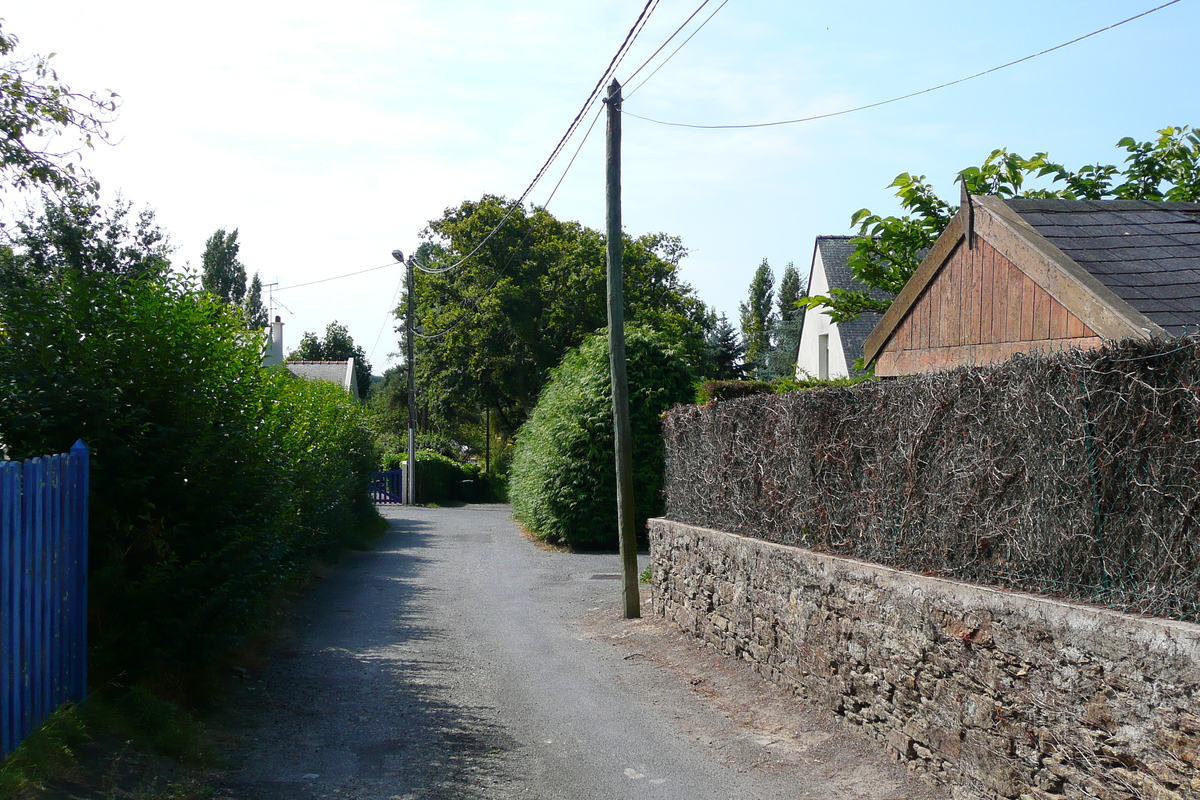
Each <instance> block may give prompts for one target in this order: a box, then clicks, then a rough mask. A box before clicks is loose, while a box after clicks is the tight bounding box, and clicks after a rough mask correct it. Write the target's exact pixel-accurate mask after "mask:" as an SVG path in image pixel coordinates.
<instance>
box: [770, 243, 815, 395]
mask: <svg viewBox="0 0 1200 800" xmlns="http://www.w3.org/2000/svg"><path fill="white" fill-rule="evenodd" d="M804 289H805V287H804V284H803V282H802V281H801V280H800V273H799V272H798V271H797V270H796V265H795V264H793V263H792V262H791V261H789V262H788V264H787V266H786V267H785V268H784V270H783V276H782V277H781V278H780V279H779V292H778V294H777V296H776V309H777V311H776V315H775V324H774V325H773V326H772V328H771V350H770V351H769V352H768V353H767V359H766V365H765V369H764V370H762V374H761V377H762V378H763V379H764V380H775V379H776V378H782V377H791V376H793V375H794V374H795V372H796V351H797V348H798V347H799V345H800V328H801V326H802V325H803V324H804V309H803V308H798V307H797V306H798V304H799V303H800V298H801V296H802V295H803V294H804Z"/></svg>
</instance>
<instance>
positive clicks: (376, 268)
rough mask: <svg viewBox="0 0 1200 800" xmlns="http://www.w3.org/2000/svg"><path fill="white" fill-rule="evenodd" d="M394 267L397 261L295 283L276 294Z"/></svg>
mask: <svg viewBox="0 0 1200 800" xmlns="http://www.w3.org/2000/svg"><path fill="white" fill-rule="evenodd" d="M394 266H396V262H395V261H393V262H392V263H390V264H383V265H381V266H378V267H371V268H370V269H360V270H359V271H358V272H347V273H346V274H344V275H334V276H333V277H332V278H321V279H320V280H316V281H309V282H308V283H293V284H292V285H291V286H281V287H279V288H278V289H275V291H276V292H286V291H287V290H288V289H299V288H300V287H302V286H315V285H316V284H318V283H329V282H330V281H340V280H341V279H342V278H352V277H354V276H355V275H365V274H367V273H368V272H377V271H378V270H381V269H387V268H388V267H394Z"/></svg>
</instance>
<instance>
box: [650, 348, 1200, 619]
mask: <svg viewBox="0 0 1200 800" xmlns="http://www.w3.org/2000/svg"><path fill="white" fill-rule="evenodd" d="M664 437H665V439H666V452H667V459H666V470H667V474H666V490H665V491H666V515H667V516H668V517H669V518H671V519H675V520H679V521H681V522H687V523H691V524H694V525H700V526H704V527H710V528H717V529H722V530H727V531H731V532H736V533H741V534H744V535H748V536H754V537H758V538H761V539H766V540H769V541H774V542H779V543H783V544H794V545H800V546H803V547H809V548H813V549H816V550H820V551H823V552H829V553H836V554H840V555H845V556H851V557H854V558H860V559H864V560H867V561H873V562H876V563H880V564H887V565H891V566H895V567H899V568H902V569H906V570H911V571H914V572H919V573H926V574H935V575H942V576H945V577H952V578H956V579H961V580H967V581H973V582H977V583H983V584H991V585H996V586H1001V587H1007V588H1013V589H1020V590H1025V591H1032V592H1039V593H1046V594H1051V595H1056V596H1062V597H1068V598H1072V599H1077V600H1085V601H1090V602H1096V603H1101V604H1105V605H1108V606H1111V607H1114V608H1118V609H1123V610H1129V611H1135V612H1143V613H1148V614H1155V615H1159V616H1171V617H1182V618H1185V619H1192V620H1200V537H1198V531H1197V522H1196V516H1197V512H1198V510H1200V338H1197V337H1191V338H1188V339H1184V340H1175V341H1171V342H1154V343H1124V344H1119V345H1110V346H1108V347H1106V348H1103V349H1101V350H1093V351H1086V352H1080V351H1070V352H1067V353H1063V354H1059V355H1056V356H1051V357H1034V356H1017V357H1015V358H1013V359H1011V360H1010V361H1008V362H1006V363H1005V364H1003V365H1000V366H997V367H989V368H971V369H958V370H954V371H950V372H944V373H938V374H934V375H928V376H920V377H914V378H906V379H902V380H896V381H886V382H876V383H863V384H859V385H856V386H853V387H850V388H830V389H819V390H808V391H799V392H791V393H787V394H781V395H757V396H752V397H745V398H740V399H736V400H730V401H726V402H718V403H713V404H711V405H708V406H681V407H677V408H675V409H673V410H672V411H671V412H670V413H669V414H668V415H667V417H666V419H665V421H664Z"/></svg>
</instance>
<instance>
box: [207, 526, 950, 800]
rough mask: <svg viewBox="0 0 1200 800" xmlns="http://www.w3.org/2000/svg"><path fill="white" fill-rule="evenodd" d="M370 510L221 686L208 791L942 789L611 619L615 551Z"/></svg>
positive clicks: (848, 793) (584, 794) (737, 676)
mask: <svg viewBox="0 0 1200 800" xmlns="http://www.w3.org/2000/svg"><path fill="white" fill-rule="evenodd" d="M384 513H385V514H386V515H387V516H388V518H389V520H390V521H391V529H390V531H389V532H388V533H386V534H385V535H384V537H383V538H382V539H381V540H380V541H379V543H378V544H377V545H376V547H375V549H374V550H373V551H371V552H366V553H356V554H353V555H352V556H350V557H349V558H347V559H346V560H345V561H343V562H342V563H341V564H340V565H338V566H337V567H336V568H334V569H333V570H331V571H330V572H329V574H328V575H327V576H326V577H325V578H323V579H322V580H320V581H318V586H317V587H316V588H315V589H314V591H312V592H311V594H310V595H309V596H307V597H306V599H305V600H304V602H303V603H302V606H301V608H300V614H299V618H298V620H297V622H296V629H295V633H294V635H293V636H292V637H291V639H290V640H289V641H283V642H281V643H280V646H279V648H278V652H276V653H275V654H274V655H275V657H274V658H272V660H271V662H270V663H269V664H268V665H267V666H265V667H264V668H263V669H262V670H260V671H258V672H257V673H256V674H255V675H254V676H253V678H252V679H250V680H248V681H245V682H244V683H243V684H242V685H241V686H240V687H238V688H237V689H235V690H234V693H233V695H232V697H231V700H230V710H229V712H228V714H229V718H228V719H227V724H228V726H229V727H228V729H229V730H230V732H231V734H230V742H229V748H230V758H231V760H232V762H233V763H235V764H236V765H237V766H235V767H234V768H232V769H231V770H230V771H229V772H228V773H225V774H222V775H219V776H217V777H216V779H215V780H214V781H213V783H214V786H215V788H216V789H217V791H218V795H219V796H220V797H226V798H238V800H243V799H244V800H259V799H262V800H268V799H271V800H274V799H278V800H284V799H285V798H286V800H299V799H300V798H321V799H324V798H362V799H363V800H376V799H378V800H402V799H403V800H409V798H541V799H543V800H550V799H551V798H556V799H557V798H562V799H563V800H614V798H674V799H677V800H706V799H707V798H713V799H716V798H720V799H721V800H729V799H730V798H801V797H813V798H878V799H880V800H882V799H883V798H897V799H900V798H918V797H920V798H926V797H937V796H941V795H940V794H937V793H930V792H931V791H932V790H928V789H923V788H922V786H921V785H920V784H915V783H913V782H912V781H910V780H908V778H907V776H906V775H905V773H904V770H903V769H901V768H900V767H899V766H898V765H895V764H892V763H890V762H887V761H884V760H883V757H882V754H880V753H878V752H877V748H875V747H874V746H873V745H865V746H864V745H863V743H862V742H861V740H856V741H857V744H855V741H850V740H846V741H843V739H844V737H845V736H846V734H845V733H839V731H838V730H837V729H833V730H827V729H826V725H831V723H822V722H819V721H818V722H816V723H814V722H812V721H811V720H809V721H807V722H804V721H803V720H801V721H800V722H797V721H796V720H790V719H789V720H785V721H781V718H782V717H788V716H789V714H790V712H788V711H786V709H785V710H784V711H777V712H776V713H775V715H774V719H773V720H772V722H771V726H770V730H771V731H773V734H772V735H771V736H764V735H761V734H762V726H763V724H764V723H763V720H762V719H761V717H762V714H763V713H765V712H763V711H762V709H763V708H766V707H767V706H768V705H773V704H775V701H774V700H772V699H769V698H770V694H769V692H771V691H774V692H776V693H777V694H779V695H782V692H779V691H778V690H774V689H773V687H771V688H769V689H763V688H762V687H761V686H760V685H758V684H761V682H760V681H758V678H757V676H753V675H749V673H748V671H747V670H746V669H745V666H744V665H741V664H735V665H729V664H724V663H722V662H720V660H719V659H718V658H717V656H716V655H714V654H713V653H712V651H705V650H704V648H702V647H701V648H700V650H699V651H697V652H695V653H692V654H689V652H688V651H687V648H688V647H693V645H691V644H689V643H684V642H682V641H680V640H681V639H682V637H678V636H677V634H675V633H673V632H672V631H670V630H668V629H667V627H666V626H665V624H664V623H653V622H652V621H646V622H645V623H627V622H625V621H624V620H620V619H619V608H620V602H619V601H620V597H619V591H620V583H619V581H618V580H615V579H614V577H615V576H616V574H617V572H618V571H619V562H618V558H617V556H615V555H581V554H572V553H563V552H556V551H552V550H546V549H542V548H539V547H537V546H536V545H534V544H533V543H532V542H530V541H529V540H527V539H526V538H524V537H522V536H521V534H520V533H519V531H518V530H517V527H516V525H515V524H514V523H513V522H512V520H511V518H510V515H509V509H508V507H507V506H498V505H493V506H467V507H463V508H452V509H438V508H402V507H391V508H388V509H387V510H386V511H385V512H384ZM642 559H643V562H644V561H645V556H643V557H642ZM643 566H644V564H643ZM645 612H646V613H647V614H649V608H646V609H645ZM655 624H657V625H658V627H657V628H655V627H653V626H654V625H655ZM638 626H641V627H638ZM646 626H649V627H646ZM668 651H670V653H673V655H670V656H668V655H666V653H667V652H668ZM706 653H707V655H706ZM706 659H707V660H706ZM731 670H732V672H731ZM748 675H749V677H747V676H748ZM746 681H751V682H758V684H755V683H747V682H746ZM701 689H705V690H706V691H700V690H701ZM762 692H766V693H767V694H762V695H761V697H762V698H768V699H765V700H756V699H753V697H759V695H758V694H756V693H762ZM739 698H740V703H741V706H740V707H739ZM779 702H784V700H782V699H781V700H780V701H779ZM797 713H800V712H797ZM804 713H808V714H809V715H810V716H811V714H812V712H811V711H809V712H804ZM748 714H749V715H753V714H758V717H759V718H758V719H757V723H756V724H757V725H758V729H754V728H753V725H751V724H750V723H749V722H746V720H749V719H750V717H748V716H747V715H748ZM739 720H740V721H739ZM751 722H754V720H751ZM842 727H845V726H836V728H842ZM847 742H848V743H847ZM810 745H811V747H810ZM780 748H782V749H780ZM855 748H857V749H855ZM789 756H790V757H789Z"/></svg>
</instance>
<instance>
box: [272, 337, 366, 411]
mask: <svg viewBox="0 0 1200 800" xmlns="http://www.w3.org/2000/svg"><path fill="white" fill-rule="evenodd" d="M351 358H353V359H354V380H355V382H356V383H357V384H358V396H359V397H360V398H363V399H366V397H367V393H368V392H369V391H370V389H371V364H370V362H368V361H367V354H366V353H365V352H363V349H362V346H361V345H357V344H355V343H354V338H353V337H352V336H351V335H350V331H349V329H347V328H346V326H345V325H342V324H341V323H339V322H338V321H337V320H336V319H335V320H334V321H333V322H331V323H329V324H328V325H326V326H325V338H324V339H320V338H318V337H317V335H316V334H315V333H313V332H312V331H305V332H304V335H303V336H301V337H300V343H299V344H298V345H297V346H296V349H295V350H293V351H292V352H290V353H288V356H287V360H288V361H347V360H349V359H351Z"/></svg>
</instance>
